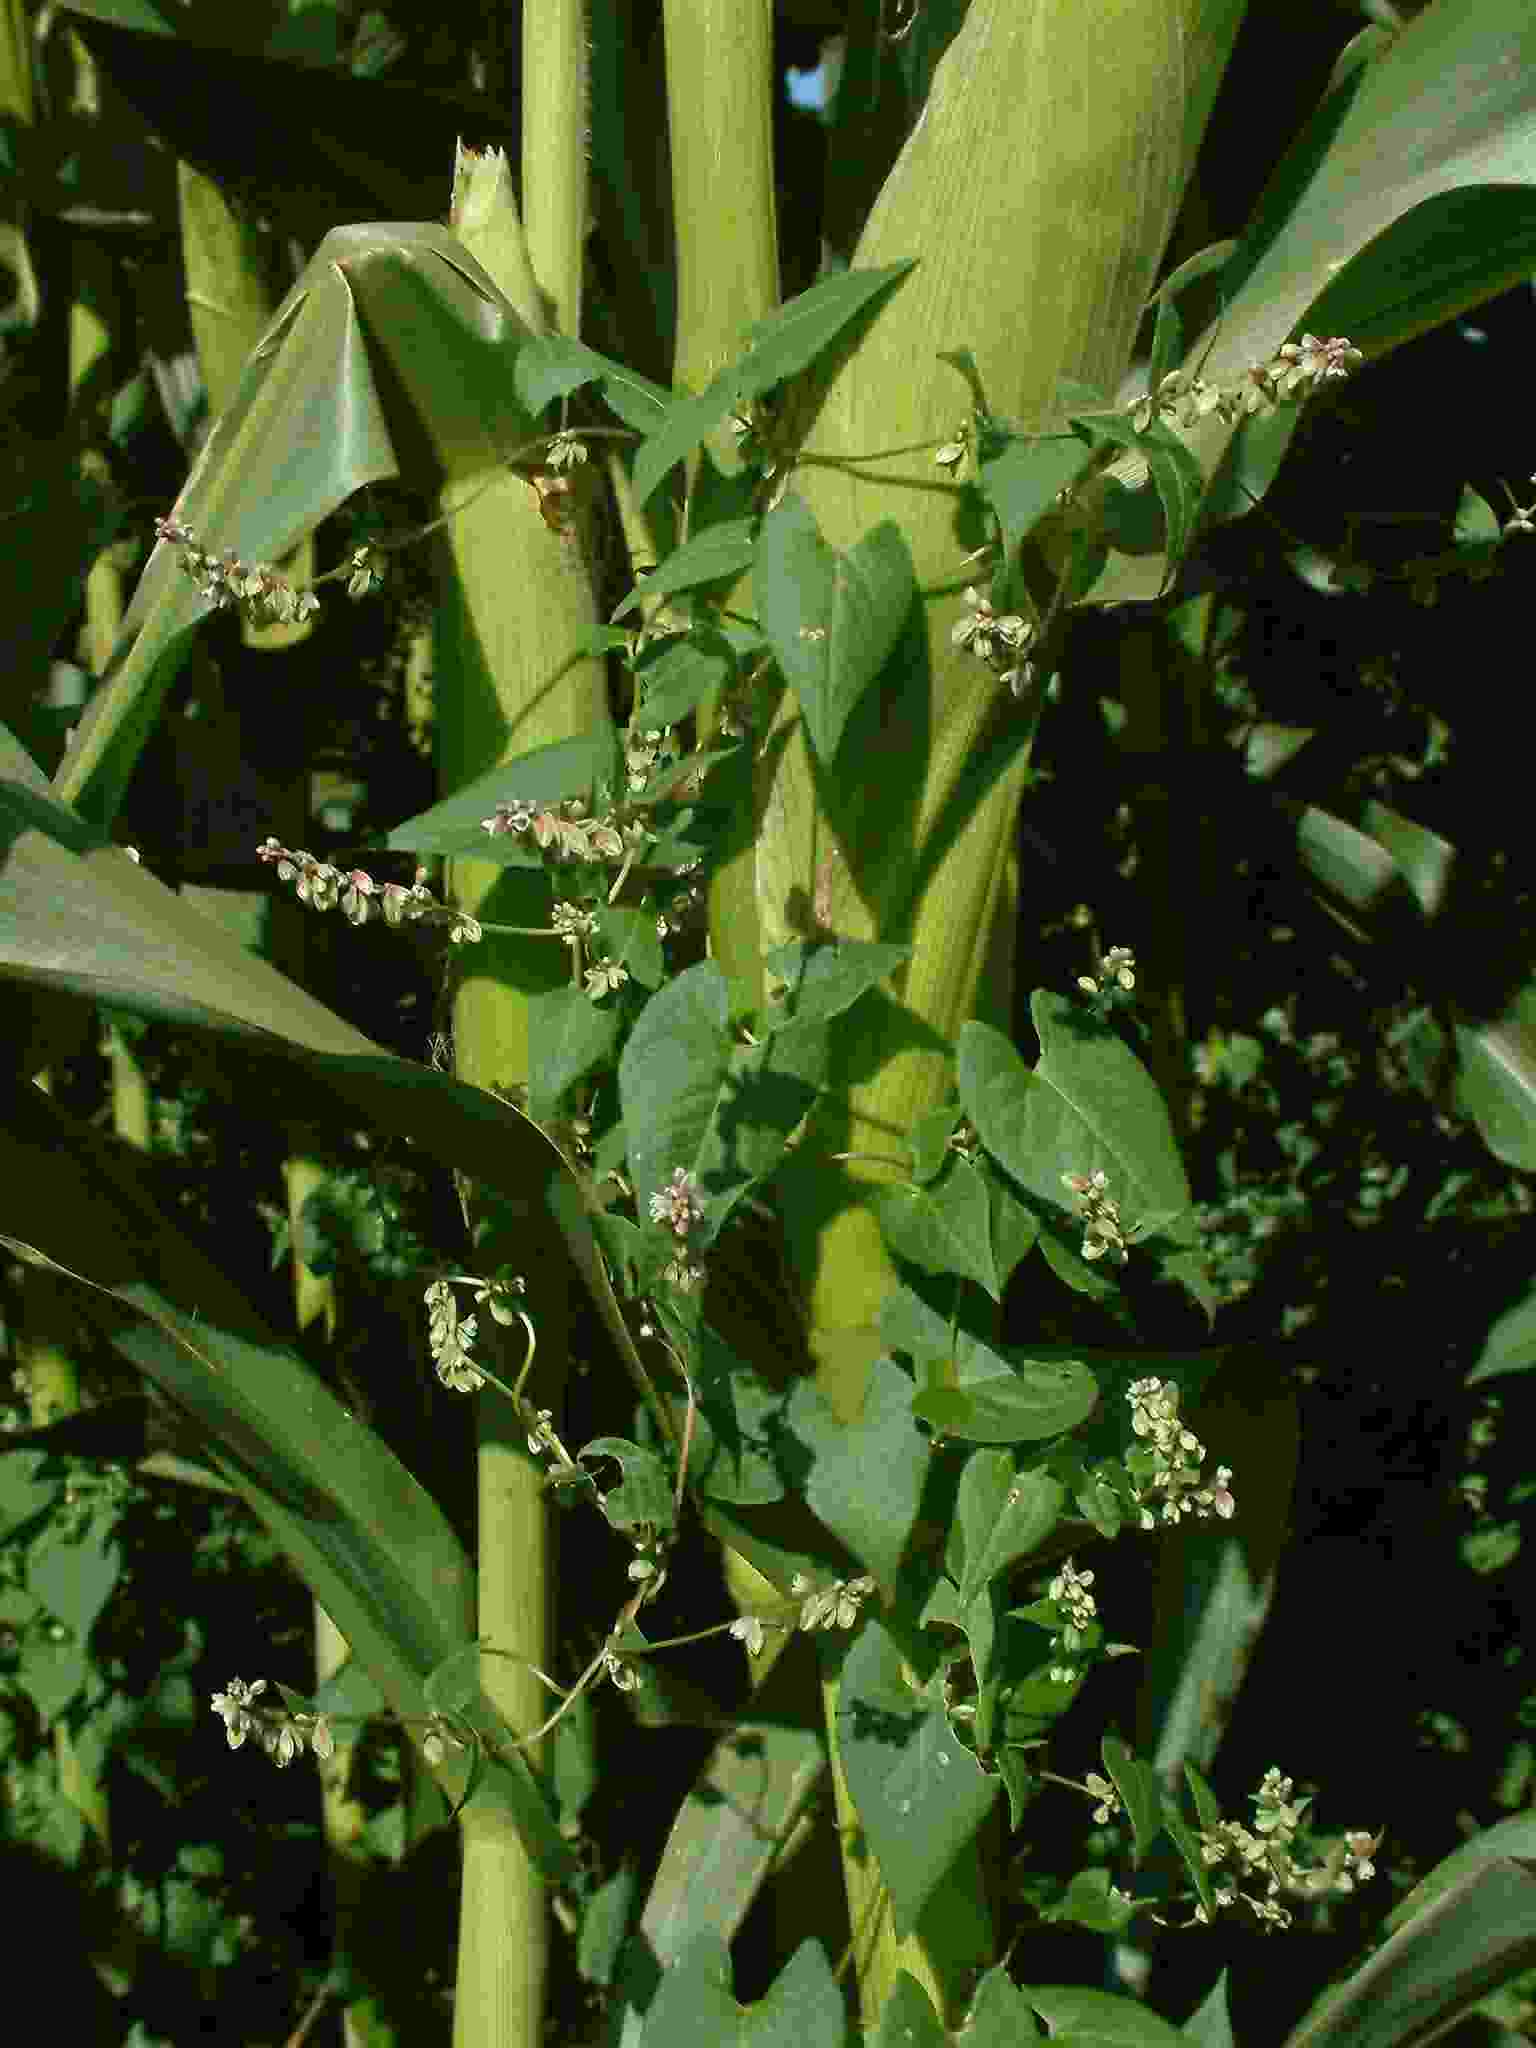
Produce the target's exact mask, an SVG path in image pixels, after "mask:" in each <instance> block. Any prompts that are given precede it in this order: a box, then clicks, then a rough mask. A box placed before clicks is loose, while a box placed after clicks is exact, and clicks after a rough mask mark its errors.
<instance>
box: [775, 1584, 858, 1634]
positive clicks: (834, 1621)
mask: <svg viewBox="0 0 1536 2048" xmlns="http://www.w3.org/2000/svg"><path fill="white" fill-rule="evenodd" d="M789 1590H790V1592H791V1593H793V1594H794V1596H795V1598H796V1599H797V1600H798V1601H799V1602H800V1620H799V1624H798V1625H799V1627H800V1628H802V1629H803V1630H805V1631H806V1632H807V1633H809V1631H810V1630H811V1629H814V1628H824V1629H829V1628H852V1627H853V1625H854V1623H855V1622H856V1621H857V1620H858V1618H859V1610H860V1609H861V1608H862V1607H863V1605H864V1602H865V1601H866V1600H867V1599H868V1598H869V1596H870V1594H871V1593H873V1592H874V1590H875V1582H874V1580H873V1579H872V1578H870V1577H869V1576H868V1574H867V1573H866V1574H865V1575H864V1576H863V1577H861V1578H857V1579H834V1580H833V1582H832V1584H831V1585H830V1586H819V1587H818V1586H813V1585H812V1584H811V1582H810V1580H809V1579H808V1578H807V1577H806V1576H805V1573H804V1572H796V1573H795V1576H794V1577H793V1578H792V1579H791V1580H790V1582H789Z"/></svg>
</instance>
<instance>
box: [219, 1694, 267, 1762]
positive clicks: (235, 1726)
mask: <svg viewBox="0 0 1536 2048" xmlns="http://www.w3.org/2000/svg"><path fill="white" fill-rule="evenodd" d="M266 1689H267V1681H266V1680H265V1679H264V1678H258V1679H257V1680H256V1681H255V1683H254V1684H252V1685H247V1684H246V1683H245V1682H244V1680H243V1679H239V1678H232V1679H231V1680H230V1681H229V1685H228V1687H227V1688H226V1690H225V1691H223V1692H216V1693H215V1694H214V1696H213V1711H214V1712H215V1713H216V1714H218V1715H219V1716H220V1717H221V1718H222V1720H223V1722H224V1733H225V1735H226V1737H227V1738H228V1741H229V1746H230V1748H231V1749H238V1748H239V1747H240V1745H241V1743H242V1742H244V1740H245V1738H246V1737H247V1735H258V1734H259V1733H260V1729H261V1722H260V1718H259V1717H258V1716H257V1715H256V1714H254V1713H252V1711H251V1702H252V1701H253V1700H254V1699H255V1698H256V1696H257V1694H258V1693H264V1692H265V1691H266Z"/></svg>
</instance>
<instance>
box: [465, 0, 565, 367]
mask: <svg viewBox="0 0 1536 2048" xmlns="http://www.w3.org/2000/svg"><path fill="white" fill-rule="evenodd" d="M587 203H588V201H587V0H538V4H536V5H528V6H525V7H524V9H523V231H524V234H525V235H526V237H527V243H528V260H529V262H530V263H531V264H532V266H533V274H534V276H535V277H536V278H537V279H538V281H539V290H540V293H541V294H542V298H543V302H544V303H543V318H542V319H540V320H539V321H538V322H536V323H534V324H536V325H538V326H540V327H553V328H554V329H555V330H556V331H557V332H558V333H560V334H579V333H580V332H581V273H582V266H583V264H584V263H585V260H586V248H587ZM487 267H489V266H487ZM492 274H493V275H494V272H493V273H492Z"/></svg>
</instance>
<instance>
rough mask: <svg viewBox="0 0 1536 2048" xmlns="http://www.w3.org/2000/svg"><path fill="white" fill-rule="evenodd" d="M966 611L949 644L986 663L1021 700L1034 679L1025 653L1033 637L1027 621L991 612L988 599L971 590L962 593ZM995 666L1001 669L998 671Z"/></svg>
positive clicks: (951, 630)
mask: <svg viewBox="0 0 1536 2048" xmlns="http://www.w3.org/2000/svg"><path fill="white" fill-rule="evenodd" d="M965 601H966V603H967V604H968V605H969V606H970V611H969V612H968V613H967V615H966V616H965V617H964V618H963V619H958V620H957V621H956V622H955V624H954V626H953V627H951V629H950V635H949V638H950V644H951V645H952V646H954V647H968V648H969V649H970V651H971V652H972V654H974V655H975V656H976V657H977V658H978V659H979V660H981V661H984V662H986V663H987V664H988V665H989V667H991V668H992V669H993V670H994V671H995V672H996V673H997V676H998V680H999V681H1000V682H1004V683H1006V684H1007V685H1008V687H1009V689H1010V690H1011V691H1012V692H1013V694H1014V696H1015V697H1022V696H1023V695H1024V692H1025V691H1026V690H1027V689H1028V688H1029V685H1030V683H1031V681H1032V680H1033V678H1034V664H1033V663H1032V662H1031V661H1029V660H1027V659H1026V658H1025V651H1026V649H1027V648H1028V646H1029V644H1030V642H1031V641H1032V640H1033V639H1034V637H1035V629H1034V627H1033V625H1032V624H1031V623H1030V621H1029V620H1028V619H1026V618H1024V617H1023V616H1022V615H1021V614H1020V613H1018V612H995V611H994V610H993V609H992V604H991V601H990V599H988V598H985V597H983V596H982V594H981V592H980V591H979V590H977V589H975V588H974V586H973V587H971V588H969V589H968V590H967V591H966V593H965ZM999 663H1003V664H1005V666H1003V667H1001V668H999V666H998V665H999Z"/></svg>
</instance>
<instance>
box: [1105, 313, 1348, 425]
mask: <svg viewBox="0 0 1536 2048" xmlns="http://www.w3.org/2000/svg"><path fill="white" fill-rule="evenodd" d="M1363 361H1364V357H1363V356H1362V355H1361V353H1360V351H1359V349H1357V348H1355V347H1354V346H1353V344H1352V343H1350V342H1348V341H1346V340H1345V338H1344V337H1343V335H1341V334H1336V335H1334V336H1332V337H1331V338H1330V339H1329V340H1327V341H1322V340H1319V338H1318V337H1317V336H1316V335H1315V334H1304V335H1303V336H1302V337H1301V340H1300V341H1287V342H1285V343H1283V344H1282V346H1281V347H1280V348H1279V349H1277V350H1276V352H1275V353H1274V355H1272V356H1271V357H1270V359H1269V361H1268V362H1266V363H1254V364H1252V365H1251V366H1250V367H1249V369H1248V370H1247V371H1246V372H1245V373H1244V375H1243V376H1242V378H1241V379H1240V380H1239V381H1238V383H1237V384H1235V385H1233V386H1231V387H1230V388H1229V389H1226V390H1223V389H1222V388H1220V387H1219V386H1218V385H1215V384H1208V383H1207V382H1206V380H1205V379H1204V378H1203V377H1199V376H1196V375H1195V374H1194V373H1193V372H1192V371H1188V370H1170V371H1169V373H1168V375H1167V376H1166V377H1164V378H1163V380H1162V382H1161V383H1160V384H1159V385H1158V387H1157V389H1156V391H1155V392H1154V391H1149V392H1147V393H1146V394H1145V396H1143V397H1141V398H1136V399H1133V400H1132V401H1131V403H1130V404H1129V405H1128V406H1127V407H1126V411H1127V412H1128V413H1129V414H1130V417H1131V422H1132V424H1133V426H1134V427H1135V429H1136V431H1137V433H1138V434H1144V433H1145V432H1146V430H1147V428H1148V427H1149V426H1150V425H1151V424H1152V422H1153V420H1155V419H1168V420H1172V421H1173V422H1174V423H1175V424H1176V425H1177V426H1181V427H1185V428H1188V427H1192V426H1194V425H1195V424H1196V422H1197V421H1199V420H1202V419H1205V418H1206V417H1207V416H1208V415H1209V414H1211V413H1216V414H1219V416H1220V417H1221V418H1222V419H1224V420H1226V421H1227V422H1228V423H1229V424H1231V425H1234V426H1235V425H1237V424H1239V423H1240V422H1241V421H1242V420H1244V419H1245V418H1247V417H1248V415H1249V414H1251V413H1265V412H1273V411H1274V410H1275V408H1276V407H1277V406H1278V405H1281V404H1282V403H1284V402H1285V401H1286V400H1287V399H1292V398H1295V399H1303V398H1306V397H1308V396H1310V394H1311V393H1312V392H1313V391H1315V390H1317V389H1318V388H1319V387H1320V386H1321V385H1323V384H1327V383H1331V382H1333V381H1335V380H1336V379H1339V378H1343V377H1347V376H1348V375H1349V374H1350V372H1351V371H1352V370H1354V369H1355V368H1357V367H1358V365H1359V364H1360V363H1361V362H1363Z"/></svg>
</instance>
